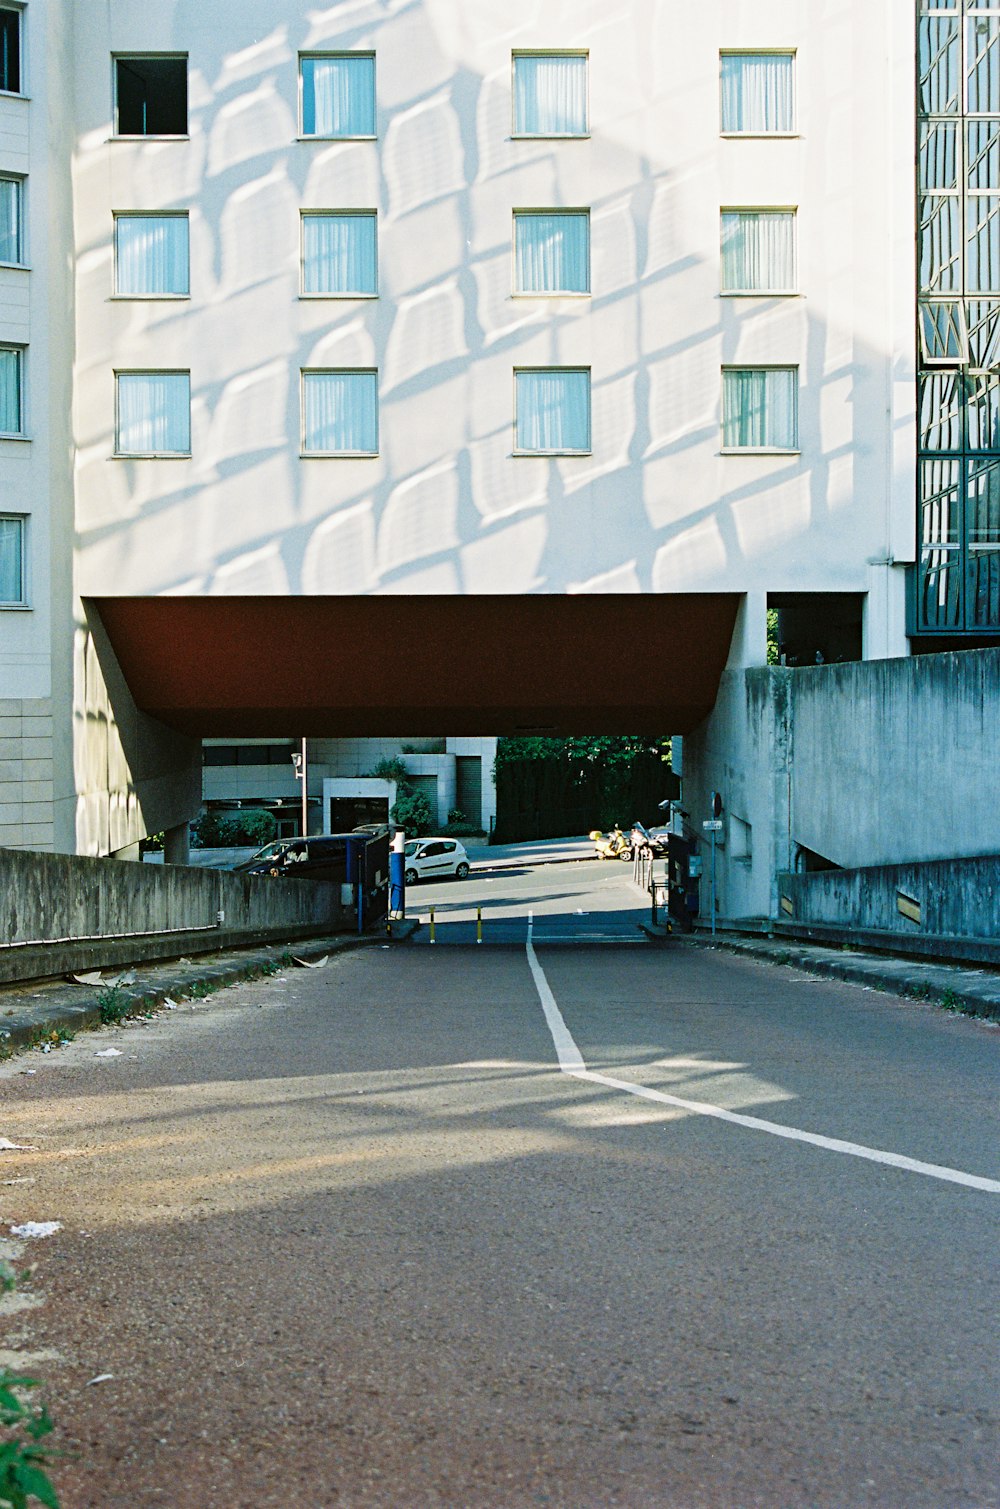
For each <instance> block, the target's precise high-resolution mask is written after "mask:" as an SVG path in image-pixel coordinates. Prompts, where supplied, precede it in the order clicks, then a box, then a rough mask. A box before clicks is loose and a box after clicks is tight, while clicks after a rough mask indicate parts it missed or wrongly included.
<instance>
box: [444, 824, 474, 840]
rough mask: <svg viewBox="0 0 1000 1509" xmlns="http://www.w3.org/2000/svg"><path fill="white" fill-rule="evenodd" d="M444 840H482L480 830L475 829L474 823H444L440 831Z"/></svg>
mask: <svg viewBox="0 0 1000 1509" xmlns="http://www.w3.org/2000/svg"><path fill="white" fill-rule="evenodd" d="M441 833H442V835H443V836H444V837H445V838H482V837H483V830H482V828H477V827H476V825H475V823H465V822H462V823H450V822H449V823H445V825H444V827H443V828H442V829H441Z"/></svg>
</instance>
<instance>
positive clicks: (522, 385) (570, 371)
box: [514, 367, 590, 455]
mask: <svg viewBox="0 0 1000 1509" xmlns="http://www.w3.org/2000/svg"><path fill="white" fill-rule="evenodd" d="M514 385H515V400H514V401H515V422H514V429H515V450H517V451H518V452H520V453H521V454H524V455H553V454H554V455H561V454H563V453H565V452H588V451H589V450H590V369H589V367H527V368H524V367H522V368H519V369H517V370H515V373H514Z"/></svg>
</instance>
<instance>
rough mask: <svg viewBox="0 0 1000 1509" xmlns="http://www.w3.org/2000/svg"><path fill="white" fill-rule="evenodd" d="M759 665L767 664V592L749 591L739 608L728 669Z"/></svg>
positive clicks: (746, 668) (737, 669)
mask: <svg viewBox="0 0 1000 1509" xmlns="http://www.w3.org/2000/svg"><path fill="white" fill-rule="evenodd" d="M758 665H767V593H766V592H748V593H747V594H746V596H745V597H744V599H743V601H742V602H741V603H740V606H739V609H738V610H737V614H736V624H735V626H734V628H733V640H732V644H731V645H730V647H729V659H728V660H727V662H726V670H727V671H740V670H748V669H749V668H750V667H751V666H758Z"/></svg>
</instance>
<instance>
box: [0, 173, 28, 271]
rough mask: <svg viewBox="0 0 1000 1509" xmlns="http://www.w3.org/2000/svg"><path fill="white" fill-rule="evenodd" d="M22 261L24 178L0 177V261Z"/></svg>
mask: <svg viewBox="0 0 1000 1509" xmlns="http://www.w3.org/2000/svg"><path fill="white" fill-rule="evenodd" d="M23 261H24V179H23V178H8V177H6V176H4V177H2V178H0V262H13V263H14V264H15V265H20V264H21V263H22V262H23Z"/></svg>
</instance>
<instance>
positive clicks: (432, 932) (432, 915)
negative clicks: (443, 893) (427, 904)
mask: <svg viewBox="0 0 1000 1509" xmlns="http://www.w3.org/2000/svg"><path fill="white" fill-rule="evenodd" d="M431 942H432V943H436V942H437V939H436V938H435V937H434V908H433V907H431Z"/></svg>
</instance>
